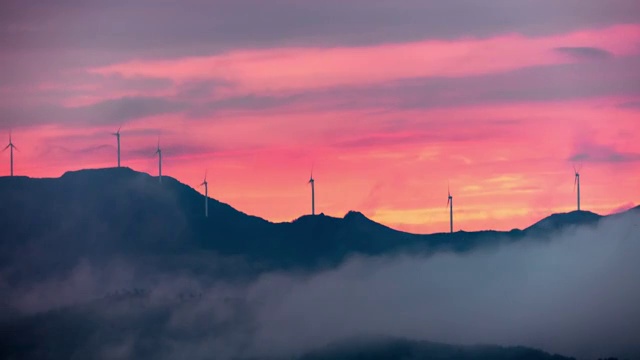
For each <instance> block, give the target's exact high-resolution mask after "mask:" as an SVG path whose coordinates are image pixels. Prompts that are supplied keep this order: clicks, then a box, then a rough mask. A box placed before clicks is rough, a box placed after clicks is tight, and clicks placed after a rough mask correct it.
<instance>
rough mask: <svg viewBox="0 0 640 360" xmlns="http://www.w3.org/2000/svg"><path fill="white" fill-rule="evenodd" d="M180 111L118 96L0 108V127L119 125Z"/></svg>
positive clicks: (161, 102)
mask: <svg viewBox="0 0 640 360" xmlns="http://www.w3.org/2000/svg"><path fill="white" fill-rule="evenodd" d="M182 109H184V104H182V103H179V102H176V101H172V100H165V99H163V98H158V97H122V98H117V99H109V100H104V101H101V102H98V103H95V104H91V105H85V106H77V107H65V106H59V105H41V106H38V107H34V108H15V107H11V108H4V109H2V108H0V114H3V115H4V116H5V119H6V120H4V121H2V123H0V128H5V129H7V128H12V127H13V128H17V127H21V126H22V127H28V126H33V125H41V124H51V123H56V124H60V125H81V126H82V125H85V126H88V125H113V126H119V125H122V124H123V123H125V122H128V121H131V120H137V119H143V118H146V117H150V116H155V115H162V114H171V113H176V112H179V111H181V110H182Z"/></svg>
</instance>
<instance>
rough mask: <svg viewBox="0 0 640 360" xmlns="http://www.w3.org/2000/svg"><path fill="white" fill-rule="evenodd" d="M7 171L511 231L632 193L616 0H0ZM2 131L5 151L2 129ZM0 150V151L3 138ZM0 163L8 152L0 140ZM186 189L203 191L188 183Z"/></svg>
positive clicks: (638, 90)
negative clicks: (118, 135)
mask: <svg viewBox="0 0 640 360" xmlns="http://www.w3.org/2000/svg"><path fill="white" fill-rule="evenodd" d="M0 7H2V8H1V9H0V49H1V50H0V139H1V138H4V140H3V143H4V142H6V143H8V138H9V133H10V132H11V133H12V134H13V135H12V136H13V142H14V144H15V145H16V146H17V148H18V149H19V151H17V152H15V161H16V162H15V171H16V174H17V175H26V176H31V177H57V176H60V175H62V174H63V173H64V172H66V171H69V170H77V169H82V168H102V167H113V166H115V165H116V159H117V157H116V139H115V137H114V136H112V135H111V133H113V132H115V131H116V130H117V129H118V128H120V127H122V130H121V132H122V164H123V166H128V167H131V168H133V169H135V170H138V171H144V172H148V173H151V174H157V170H158V169H157V160H156V159H155V158H154V152H155V148H156V146H157V143H158V141H160V145H161V146H162V149H163V156H164V163H163V172H164V174H166V175H169V176H172V177H174V178H176V179H178V180H180V181H181V182H183V183H186V184H188V185H190V186H193V187H197V186H198V184H200V183H201V182H202V180H203V177H204V175H205V172H207V174H208V181H209V194H210V196H212V197H213V198H216V199H218V200H221V201H223V202H226V203H229V204H230V205H232V206H233V207H235V208H237V209H239V210H241V211H244V212H246V213H249V214H253V215H257V216H260V217H263V218H266V219H268V220H271V221H276V222H279V221H290V220H293V219H295V218H297V217H299V216H301V215H303V214H307V213H310V211H311V191H310V188H309V185H308V183H307V182H308V180H309V176H310V172H311V170H312V169H313V172H314V178H315V179H316V182H315V186H316V210H317V211H318V212H322V213H324V214H327V215H332V216H343V215H344V214H345V213H347V212H348V211H349V210H358V211H361V212H362V213H364V214H365V215H366V216H368V217H370V218H372V219H373V220H375V221H378V222H381V223H383V224H385V225H388V226H391V227H393V228H396V229H400V230H405V231H411V232H418V233H431V232H443V231H447V230H448V210H447V208H446V204H447V187H448V186H449V187H450V190H451V193H452V195H453V199H454V200H453V201H454V213H455V220H454V229H455V230H465V231H472V230H481V229H498V230H509V229H512V228H522V227H526V226H528V225H530V224H532V223H533V222H535V221H537V220H539V219H541V218H543V217H545V216H547V215H549V214H551V213H554V212H566V211H571V210H574V209H575V208H576V194H575V192H574V172H573V167H574V166H577V167H579V168H580V169H581V170H580V173H581V190H582V192H581V194H582V208H583V210H591V211H594V212H597V213H601V214H608V213H612V212H616V211H620V210H622V209H626V208H629V207H631V206H634V205H637V204H638V203H639V202H640V200H639V198H640V186H638V185H639V182H640V131H638V130H639V129H640V127H639V126H638V121H639V119H640V117H639V116H640V3H638V2H637V1H636V0H606V1H605V0H560V1H558V0H522V1H518V2H514V1H511V0H487V1H482V2H479V1H476V0H451V1H447V2H443V1H426V0H403V1H400V0H366V1H365V0H349V1H344V0H325V1H300V0H296V1H294V0H269V1H264V0H242V1H230V0H227V1H218V0H213V1H204V0H185V1H182V2H180V3H179V4H178V3H174V2H167V1H157V0H138V1H124V0H113V1H109V2H105V1H98V0H86V1H79V0H60V1H55V2H52V1H44V0H34V1H29V2H25V1H18V0H5V1H3V2H2V4H1V5H0ZM4 146H6V145H4ZM4 146H2V147H4ZM0 161H1V163H0V176H5V175H8V174H9V153H8V151H5V152H3V153H2V154H0ZM200 191H202V189H200Z"/></svg>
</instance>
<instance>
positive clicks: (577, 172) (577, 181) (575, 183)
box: [573, 166, 580, 211]
mask: <svg viewBox="0 0 640 360" xmlns="http://www.w3.org/2000/svg"><path fill="white" fill-rule="evenodd" d="M573 172H574V173H575V178H574V181H573V191H576V189H577V190H578V191H577V200H578V211H580V169H576V168H575V166H574V167H573ZM576 186H577V188H576Z"/></svg>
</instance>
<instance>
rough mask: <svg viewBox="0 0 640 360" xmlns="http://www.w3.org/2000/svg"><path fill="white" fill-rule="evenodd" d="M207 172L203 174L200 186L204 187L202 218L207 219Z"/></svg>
mask: <svg viewBox="0 0 640 360" xmlns="http://www.w3.org/2000/svg"><path fill="white" fill-rule="evenodd" d="M207 172H208V171H206V172H205V173H204V181H203V182H202V184H200V186H204V217H209V183H208V182H207Z"/></svg>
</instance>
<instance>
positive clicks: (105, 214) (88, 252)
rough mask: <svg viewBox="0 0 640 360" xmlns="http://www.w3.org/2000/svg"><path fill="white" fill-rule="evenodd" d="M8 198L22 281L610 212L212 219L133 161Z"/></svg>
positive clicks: (4, 208) (381, 249) (310, 264)
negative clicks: (397, 222)
mask: <svg viewBox="0 0 640 360" xmlns="http://www.w3.org/2000/svg"><path fill="white" fill-rule="evenodd" d="M0 198H2V199H3V201H2V203H1V204H0V239H1V240H0V270H3V269H4V270H8V271H9V278H10V279H16V280H17V279H25V278H29V277H31V276H35V277H38V276H44V275H45V274H51V273H56V272H58V271H65V270H69V269H70V268H71V267H73V266H74V265H75V264H77V263H78V261H80V259H89V260H92V261H97V262H100V261H107V260H108V259H112V258H114V257H117V256H127V257H136V258H139V259H140V261H149V262H150V263H156V264H160V263H162V264H161V266H163V267H168V268H171V267H176V268H185V267H186V268H189V269H191V270H194V271H205V272H206V271H209V270H211V269H209V268H210V264H209V265H205V266H204V267H202V268H199V269H198V266H199V265H197V264H193V263H181V262H180V261H179V259H180V257H181V256H186V255H192V254H198V255H199V256H200V257H207V256H211V257H213V256H224V257H236V258H238V259H239V260H240V261H241V262H242V261H243V262H244V264H245V265H246V268H245V270H247V272H256V271H258V272H260V271H263V270H267V269H292V268H297V269H302V270H304V269H314V268H317V267H320V266H334V265H336V264H338V263H340V262H341V261H343V260H344V259H345V258H346V257H348V256H351V255H353V254H363V255H380V254H386V253H392V252H397V251H411V252H427V253H428V252H433V251H457V252H460V251H469V250H472V249H474V248H477V247H478V246H494V245H496V244H499V243H502V242H512V241H517V240H520V239H522V238H524V237H525V235H531V234H533V235H535V234H540V233H544V232H548V231H551V230H558V229H560V228H562V227H565V226H568V225H577V224H584V223H596V222H597V221H598V220H599V219H600V216H599V215H596V214H592V213H588V212H573V213H569V214H561V215H552V216H551V217H549V218H547V219H544V220H542V221H541V222H539V223H538V224H535V225H533V226H532V227H530V228H528V229H526V230H525V231H520V230H513V231H510V232H495V231H483V232H456V233H454V234H444V233H443V234H433V235H415V234H409V233H405V232H401V231H396V230H394V229H391V228H388V227H386V226H383V225H381V224H378V223H375V222H374V221H371V220H370V219H367V218H366V217H365V216H364V215H362V214H361V213H358V212H349V213H348V214H347V215H346V216H345V217H344V218H334V217H330V216H324V215H318V216H303V217H301V218H299V219H297V220H295V221H293V222H291V223H271V222H268V221H266V220H263V219H260V218H258V217H255V216H250V215H247V214H244V213H242V212H240V211H237V210H235V209H233V208H232V207H231V206H229V205H227V204H224V203H221V202H219V201H216V200H215V199H210V200H209V214H210V216H209V217H208V218H205V217H204V214H203V212H204V211H203V207H204V197H203V196H202V195H201V194H200V193H198V192H197V191H195V190H194V189H192V188H191V187H189V186H186V185H184V184H182V183H180V182H178V181H177V180H175V179H173V178H170V177H166V176H165V177H163V181H162V183H159V182H158V179H157V178H156V177H152V176H150V175H148V174H144V173H139V172H136V171H133V170H131V169H128V168H117V169H99V170H81V171H75V172H68V173H66V174H64V175H63V176H62V177H61V178H57V179H30V178H25V177H16V178H0ZM17 259H19V264H16V260H17ZM204 263H207V261H204ZM218 270H220V269H219V268H218ZM237 272H240V271H237Z"/></svg>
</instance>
